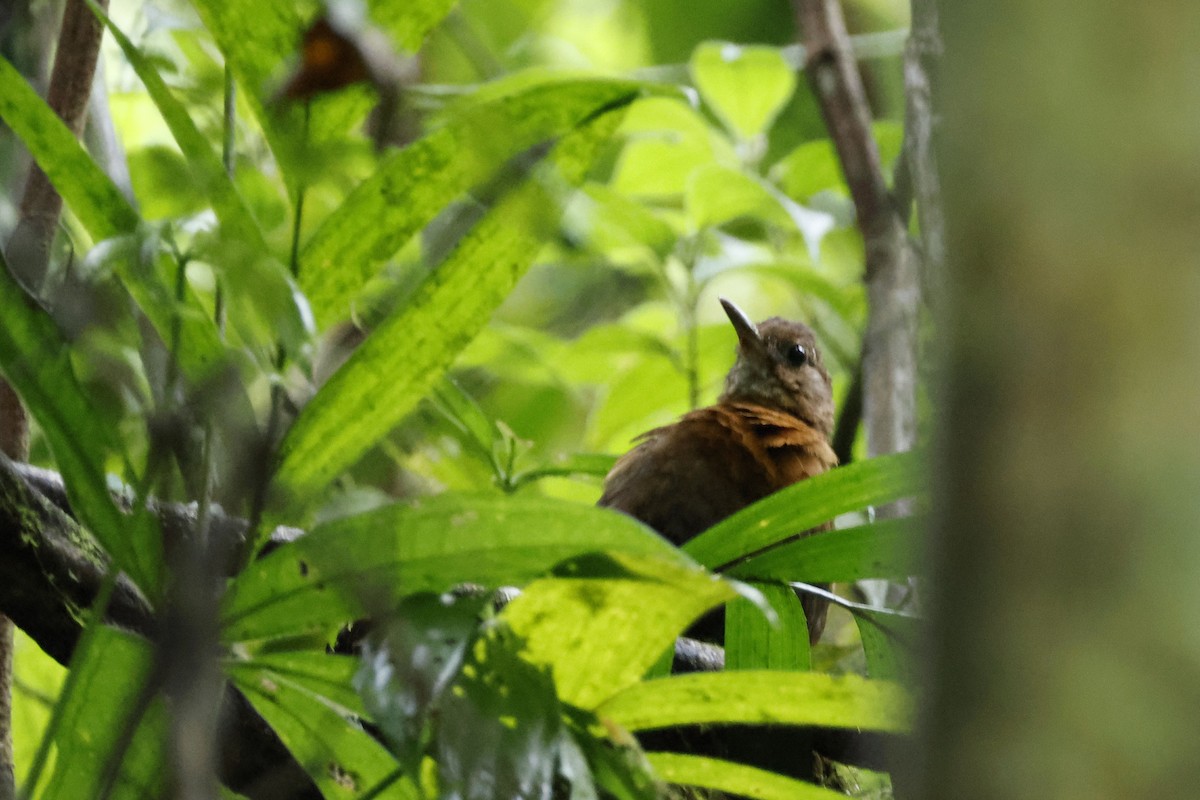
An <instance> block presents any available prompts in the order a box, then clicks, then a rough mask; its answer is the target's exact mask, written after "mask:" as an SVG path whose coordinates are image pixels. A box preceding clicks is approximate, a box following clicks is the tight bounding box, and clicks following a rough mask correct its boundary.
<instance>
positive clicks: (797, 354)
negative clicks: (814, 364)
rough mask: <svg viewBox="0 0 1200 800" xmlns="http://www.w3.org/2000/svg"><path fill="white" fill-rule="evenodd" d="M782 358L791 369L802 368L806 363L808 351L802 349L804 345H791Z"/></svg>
mask: <svg viewBox="0 0 1200 800" xmlns="http://www.w3.org/2000/svg"><path fill="white" fill-rule="evenodd" d="M783 356H784V358H786V359H787V362H788V363H789V364H791V365H792V366H793V367H803V366H804V365H805V364H807V363H808V351H807V350H805V349H804V345H800V344H793V345H791V346H789V347H788V349H787V351H786V352H785V353H784V354H783Z"/></svg>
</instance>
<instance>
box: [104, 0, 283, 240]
mask: <svg viewBox="0 0 1200 800" xmlns="http://www.w3.org/2000/svg"><path fill="white" fill-rule="evenodd" d="M88 6H89V7H90V8H91V9H92V13H94V14H95V15H96V16H97V17H98V18H99V19H100V21H101V22H102V23H104V25H105V26H106V27H107V28H108V32H109V33H110V34H112V37H113V38H114V39H115V40H116V42H117V44H118V45H119V46H120V48H121V52H123V53H124V54H125V58H126V59H128V61H129V64H130V66H132V67H133V69H134V72H136V73H137V76H138V78H139V79H141V81H142V85H143V86H145V87H146V91H147V92H148V93H149V95H150V98H151V99H152V100H153V101H154V104H155V106H157V107H158V110H159V113H161V114H162V117H163V120H164V121H165V122H166V123H167V127H168V128H170V129H171V135H172V136H173V137H174V138H175V143H176V144H178V145H179V149H180V150H181V151H183V155H184V157H185V158H186V159H187V162H188V166H189V167H191V171H192V175H193V177H194V179H195V180H196V182H197V183H199V184H200V187H201V190H202V191H203V192H204V193H205V194H206V195H207V196H208V197H209V198H210V200H211V201H212V204H213V210H214V211H215V212H216V214H217V218H218V219H220V220H221V225H222V227H223V228H224V229H225V231H226V233H228V234H230V235H231V236H232V237H233V238H234V239H235V240H236V241H237V242H238V243H239V244H241V245H242V246H245V247H249V248H251V249H252V250H253V251H255V252H256V253H263V254H265V253H266V251H267V245H266V242H265V241H264V240H263V235H262V231H260V230H259V229H258V225H257V223H256V222H255V221H254V217H253V216H252V215H251V214H250V210H249V209H248V208H247V207H246V205H245V203H244V202H242V198H241V196H239V195H238V192H237V189H236V188H234V185H233V182H232V181H231V180H230V179H229V175H228V173H226V172H225V168H224V166H223V165H222V164H221V159H220V158H219V157H218V156H217V154H216V152H214V151H213V148H212V146H211V145H210V144H209V142H208V140H207V139H205V138H204V134H202V133H201V132H200V129H199V128H197V127H196V123H194V122H193V121H192V116H191V114H190V113H189V112H188V110H187V109H186V108H184V106H183V104H182V103H180V102H179V101H178V100H176V99H175V97H174V95H172V94H171V90H170V89H168V88H167V84H166V83H165V82H164V81H163V79H162V76H161V75H159V74H158V70H156V69H155V68H154V66H153V65H152V64H151V63H150V62H149V60H147V59H146V58H145V57H144V56H143V55H142V53H141V51H139V50H138V49H137V48H136V47H135V46H134V45H133V42H131V41H129V38H128V37H127V36H126V35H125V34H124V33H123V32H122V31H121V30H120V29H119V28H118V27H117V26H116V25H114V24H113V22H112V20H111V19H109V18H108V15H107V14H105V13H104V10H103V9H102V8H101V7H100V6H99V5H97V4H96V2H95V0H88Z"/></svg>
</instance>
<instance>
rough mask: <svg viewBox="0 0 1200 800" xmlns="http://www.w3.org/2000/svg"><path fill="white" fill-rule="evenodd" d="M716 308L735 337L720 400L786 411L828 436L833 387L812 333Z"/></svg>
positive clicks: (727, 305)
mask: <svg viewBox="0 0 1200 800" xmlns="http://www.w3.org/2000/svg"><path fill="white" fill-rule="evenodd" d="M721 305H722V306H723V307H724V308H725V313H726V314H727V315H728V316H729V321H730V322H732V323H733V328H734V330H736V331H737V337H738V354H737V362H736V363H735V364H734V365H733V368H732V369H731V370H729V375H728V376H726V378H725V391H724V392H722V394H721V400H722V401H723V402H724V401H739V400H741V401H747V402H751V403H758V404H759V405H764V406H767V407H769V408H775V409H779V410H780V411H786V412H788V413H789V414H792V415H793V416H795V417H797V418H799V419H800V420H801V421H803V422H806V423H808V424H809V425H811V426H812V427H814V428H816V429H817V430H819V431H821V432H822V433H823V434H825V437H826V438H828V437H829V436H830V435H831V434H832V433H833V389H832V385H831V384H830V381H829V373H828V372H827V371H826V370H825V365H824V364H823V363H822V362H821V353H820V351H819V350H818V349H817V340H816V337H815V336H814V335H813V332H812V329H811V328H809V327H808V326H807V325H803V324H801V323H799V322H789V321H788V320H785V319H780V318H779V317H771V318H770V319H766V320H763V321H762V322H760V323H758V324H757V325H755V324H754V323H753V322H751V321H750V318H749V317H747V316H746V314H745V312H743V311H742V310H741V309H740V308H738V307H737V306H736V305H734V304H733V303H731V302H729V301H728V300H726V299H724V298H722V299H721Z"/></svg>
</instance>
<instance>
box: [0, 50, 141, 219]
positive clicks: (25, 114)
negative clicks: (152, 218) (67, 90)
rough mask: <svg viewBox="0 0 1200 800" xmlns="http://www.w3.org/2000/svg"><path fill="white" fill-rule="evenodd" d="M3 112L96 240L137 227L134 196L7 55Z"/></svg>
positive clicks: (0, 79)
mask: <svg viewBox="0 0 1200 800" xmlns="http://www.w3.org/2000/svg"><path fill="white" fill-rule="evenodd" d="M0 117H2V118H3V119H4V122H5V123H6V124H7V125H8V127H9V128H11V129H12V132H13V133H15V134H16V135H17V137H18V138H20V140H21V141H22V142H23V143H24V145H25V146H26V147H27V148H29V152H30V153H31V154H32V155H33V158H34V160H35V161H37V163H38V166H40V167H41V168H42V170H43V171H44V172H45V173H46V176H47V177H48V178H49V179H50V183H52V184H54V188H55V189H57V190H58V193H59V194H60V195H62V198H63V201H64V202H66V204H67V205H68V206H70V208H71V211H73V212H74V213H75V216H77V217H79V221H80V222H81V223H83V226H84V227H85V228H86V229H87V230H88V233H90V234H91V235H92V238H93V239H96V240H100V239H108V238H110V237H112V236H116V235H117V234H119V233H128V232H129V231H132V230H134V229H135V228H137V225H138V216H137V212H136V211H134V210H133V207H132V206H131V205H130V204H129V201H128V200H126V199H125V196H124V195H123V194H121V192H120V190H118V189H117V187H116V185H115V184H114V183H113V182H112V181H111V180H110V179H109V177H108V176H107V175H105V174H104V172H103V170H101V169H100V167H99V165H97V164H96V162H95V161H93V160H92V157H91V156H89V155H88V154H87V151H85V150H84V149H83V146H82V145H81V144H80V143H79V141H78V140H76V138H75V136H74V135H73V134H72V133H71V131H70V130H69V129H68V128H67V126H66V125H64V124H63V122H62V120H61V119H59V117H58V115H57V114H55V113H54V112H53V111H52V110H50V107H49V106H47V105H46V103H45V102H44V101H43V100H42V98H40V97H38V94H37V92H36V91H34V89H33V87H31V86H30V85H29V84H28V83H27V82H26V81H25V79H24V78H23V77H22V76H21V74H20V73H19V72H17V71H16V69H14V68H13V66H12V64H10V63H9V62H8V61H6V60H5V59H4V58H3V57H0Z"/></svg>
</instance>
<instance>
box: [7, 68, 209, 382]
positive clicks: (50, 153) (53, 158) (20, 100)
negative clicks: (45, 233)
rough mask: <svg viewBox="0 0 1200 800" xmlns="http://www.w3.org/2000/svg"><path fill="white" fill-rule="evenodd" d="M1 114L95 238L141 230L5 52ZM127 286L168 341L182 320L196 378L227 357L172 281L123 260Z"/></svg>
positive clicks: (186, 360) (186, 356)
mask: <svg viewBox="0 0 1200 800" xmlns="http://www.w3.org/2000/svg"><path fill="white" fill-rule="evenodd" d="M0 117H2V118H3V119H4V122H5V123H6V124H7V125H8V126H9V127H10V128H11V129H12V130H13V132H14V133H15V134H16V135H17V136H18V137H19V138H20V139H21V142H22V143H23V144H24V145H25V147H27V148H28V149H29V152H30V154H31V155H32V156H33V158H34V160H35V161H37V164H38V166H39V167H41V168H42V170H43V171H45V173H46V176H47V177H48V178H49V179H50V183H51V184H53V185H54V188H55V190H56V191H57V192H58V193H59V194H60V195H61V196H62V198H63V201H64V202H65V203H66V204H67V206H68V207H69V208H70V209H71V211H72V212H74V214H75V216H77V217H78V218H79V221H80V222H81V223H82V224H83V226H84V228H85V229H87V232H88V233H89V234H90V235H91V237H92V238H93V239H94V240H96V241H100V240H103V239H111V238H113V237H117V236H121V235H131V234H135V233H136V231H137V229H138V225H139V224H140V220H139V218H138V215H137V212H136V211H135V210H134V209H133V207H132V206H131V205H130V204H129V201H128V200H126V199H125V196H124V195H123V194H121V192H120V190H118V189H117V187H116V185H115V184H114V183H113V182H112V180H110V179H109V177H108V176H107V175H105V174H104V172H103V171H102V170H101V169H100V167H99V166H98V165H97V164H96V162H95V161H93V160H92V158H91V156H89V155H88V154H87V152H86V151H85V150H84V149H83V146H82V145H80V143H79V142H78V141H77V140H76V139H75V137H74V136H73V135H72V133H71V131H70V130H69V129H68V128H67V126H66V125H65V124H63V121H62V120H61V119H59V117H58V115H57V114H55V113H54V112H53V111H52V110H51V109H50V107H49V106H48V105H46V103H45V102H44V101H43V100H42V99H41V98H40V97H38V95H37V92H35V91H34V90H33V88H32V87H31V86H30V85H29V84H28V83H27V82H26V81H25V79H24V78H22V77H21V75H20V74H19V73H18V72H17V71H16V70H15V69H13V67H12V65H11V64H9V63H8V62H7V61H5V60H4V59H3V58H2V57H0ZM114 266H115V267H116V269H117V270H118V274H119V275H120V277H121V280H122V281H123V283H124V284H125V287H126V289H128V290H129V293H130V294H131V295H132V296H133V299H134V300H135V301H136V302H137V304H138V306H139V307H140V308H141V309H142V311H143V312H144V313H145V314H146V316H147V318H149V319H150V321H151V322H152V323H153V324H154V327H155V329H156V330H157V331H158V333H159V335H160V336H161V337H162V339H163V340H164V341H169V340H170V331H171V330H172V326H173V325H174V324H175V323H176V322H177V321H179V320H180V319H181V321H182V326H181V329H180V334H181V336H182V337H183V339H184V340H185V341H186V342H187V343H188V346H187V347H184V348H181V350H180V352H179V357H180V365H181V366H182V368H183V370H184V372H185V374H187V375H188V376H189V377H192V378H199V377H203V376H205V375H207V374H208V372H209V371H210V370H211V369H212V368H213V366H214V365H216V364H217V363H219V362H221V361H222V360H223V358H224V350H223V348H222V346H221V343H220V338H219V337H218V336H217V329H216V326H215V325H214V324H213V322H212V320H211V319H209V318H208V317H207V315H201V314H187V315H184V316H183V317H182V318H180V317H179V316H178V315H176V313H175V304H174V302H173V301H172V300H171V292H170V290H169V289H167V288H166V287H168V286H170V281H169V280H168V281H165V282H164V280H163V276H162V275H161V274H157V273H155V272H153V271H145V270H142V269H140V268H139V267H138V265H137V264H136V259H117V260H116V261H114Z"/></svg>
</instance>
